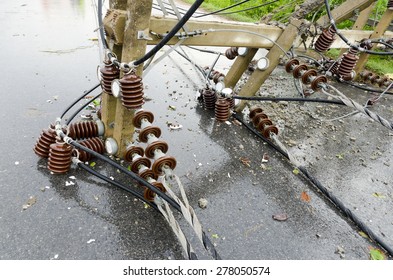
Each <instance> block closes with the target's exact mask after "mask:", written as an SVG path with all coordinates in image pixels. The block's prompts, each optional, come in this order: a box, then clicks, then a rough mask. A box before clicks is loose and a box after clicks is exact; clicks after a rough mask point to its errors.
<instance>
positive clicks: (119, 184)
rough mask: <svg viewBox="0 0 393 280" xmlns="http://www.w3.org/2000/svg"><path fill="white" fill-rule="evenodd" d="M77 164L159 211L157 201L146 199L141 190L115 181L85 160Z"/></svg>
mask: <svg viewBox="0 0 393 280" xmlns="http://www.w3.org/2000/svg"><path fill="white" fill-rule="evenodd" d="M77 165H78V166H79V167H80V168H82V169H84V170H86V171H87V172H89V173H90V174H92V175H94V176H96V177H98V178H100V179H101V180H104V181H105V182H107V183H109V184H112V185H114V186H116V187H118V188H120V189H123V190H125V191H126V192H129V193H131V194H132V195H134V196H136V197H137V198H139V199H140V200H142V201H143V202H145V203H147V204H148V205H149V206H151V207H152V208H154V209H155V210H157V211H158V207H157V205H156V204H155V203H152V202H151V201H148V200H146V199H145V198H144V197H143V195H142V194H140V193H139V192H137V191H134V190H133V189H131V188H129V187H127V186H125V185H124V184H122V183H120V182H117V181H115V180H112V179H110V178H108V177H107V176H105V175H103V174H101V173H99V172H97V171H95V170H94V169H93V168H91V167H89V166H87V165H86V164H84V163H83V162H78V163H77Z"/></svg>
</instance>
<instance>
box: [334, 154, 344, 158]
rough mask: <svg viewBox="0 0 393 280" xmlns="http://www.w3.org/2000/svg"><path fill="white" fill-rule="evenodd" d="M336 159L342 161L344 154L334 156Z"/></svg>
mask: <svg viewBox="0 0 393 280" xmlns="http://www.w3.org/2000/svg"><path fill="white" fill-rule="evenodd" d="M336 158H338V159H344V154H337V155H336Z"/></svg>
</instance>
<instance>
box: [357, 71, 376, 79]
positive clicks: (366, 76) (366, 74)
mask: <svg viewBox="0 0 393 280" xmlns="http://www.w3.org/2000/svg"><path fill="white" fill-rule="evenodd" d="M359 76H360V78H362V80H363V81H369V80H370V78H371V77H372V76H373V73H372V72H370V71H367V70H365V71H362V72H361V73H360V74H359Z"/></svg>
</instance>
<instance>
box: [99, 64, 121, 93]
mask: <svg viewBox="0 0 393 280" xmlns="http://www.w3.org/2000/svg"><path fill="white" fill-rule="evenodd" d="M100 72H101V88H102V90H103V91H104V92H106V93H108V94H112V90H111V86H112V81H113V80H115V79H118V78H119V73H120V72H119V69H118V68H117V67H116V66H115V65H113V64H109V63H104V65H103V66H102V67H100Z"/></svg>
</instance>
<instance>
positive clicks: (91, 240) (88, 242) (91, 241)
mask: <svg viewBox="0 0 393 280" xmlns="http://www.w3.org/2000/svg"><path fill="white" fill-rule="evenodd" d="M94 241H96V240H95V239H90V240H89V241H87V244H90V243H93V242H94Z"/></svg>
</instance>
